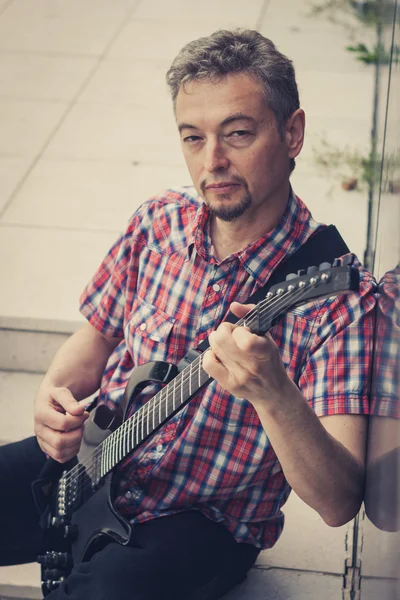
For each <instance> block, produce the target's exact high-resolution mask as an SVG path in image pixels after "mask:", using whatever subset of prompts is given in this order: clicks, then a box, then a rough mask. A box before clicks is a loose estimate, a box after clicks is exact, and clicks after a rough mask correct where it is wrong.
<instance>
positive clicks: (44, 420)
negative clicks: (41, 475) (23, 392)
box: [34, 386, 89, 463]
mask: <svg viewBox="0 0 400 600" xmlns="http://www.w3.org/2000/svg"><path fill="white" fill-rule="evenodd" d="M87 403H88V401H87V400H83V401H82V402H78V401H77V400H76V399H75V398H74V396H73V395H72V393H71V392H70V390H69V389H68V388H65V387H54V386H41V388H40V390H39V393H38V395H37V397H36V401H35V410H34V421H35V427H34V430H35V434H36V436H37V440H38V443H39V446H40V447H41V449H42V450H43V452H46V453H47V454H48V455H49V456H51V458H54V459H55V460H57V461H58V462H60V463H64V462H67V461H68V460H69V459H71V458H73V457H74V456H76V455H77V454H78V452H79V448H80V445H81V440H82V436H83V424H84V422H85V421H86V419H87V418H88V416H89V413H88V412H87V411H86V410H85V405H87Z"/></svg>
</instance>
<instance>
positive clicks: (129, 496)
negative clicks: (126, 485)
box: [125, 490, 132, 500]
mask: <svg viewBox="0 0 400 600" xmlns="http://www.w3.org/2000/svg"><path fill="white" fill-rule="evenodd" d="M125 498H127V499H128V500H130V499H131V498H132V492H131V491H130V490H128V491H127V492H125Z"/></svg>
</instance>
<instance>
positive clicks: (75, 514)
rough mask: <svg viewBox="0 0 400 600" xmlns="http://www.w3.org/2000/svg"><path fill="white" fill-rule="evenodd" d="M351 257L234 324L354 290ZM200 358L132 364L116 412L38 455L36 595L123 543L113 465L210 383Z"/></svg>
mask: <svg viewBox="0 0 400 600" xmlns="http://www.w3.org/2000/svg"><path fill="white" fill-rule="evenodd" d="M351 261H352V256H351V255H348V256H346V257H345V258H344V259H343V262H340V261H338V260H335V262H334V263H333V266H331V265H330V264H329V263H322V264H321V265H320V266H319V267H309V269H308V270H307V273H304V271H299V272H298V273H297V274H291V275H288V277H287V279H286V281H285V282H283V283H281V284H278V285H275V286H273V287H271V288H270V290H269V292H268V293H267V295H266V297H265V299H264V300H262V301H261V302H259V303H258V304H257V305H256V306H255V308H253V309H252V310H251V311H250V312H249V313H248V314H247V315H246V317H245V318H243V319H241V320H239V321H238V322H237V324H236V325H237V326H244V325H245V326H247V327H248V328H249V329H250V330H251V331H252V332H253V333H256V334H259V335H264V334H265V333H266V332H267V331H268V330H269V329H270V328H271V327H272V326H273V325H274V324H275V323H276V322H277V321H278V320H279V319H280V318H281V317H282V316H283V315H284V314H285V313H286V312H288V311H289V310H291V309H292V308H294V307H296V306H297V305H299V304H304V303H306V302H308V301H310V300H314V299H317V298H326V297H330V296H335V295H337V294H341V293H345V292H350V291H357V290H358V286H359V273H358V270H357V269H356V268H355V267H353V266H351ZM303 273H304V274H303ZM202 360H203V354H202V353H200V352H198V351H193V350H192V351H189V352H188V354H187V355H186V357H185V358H184V359H183V360H182V361H181V362H180V363H179V365H177V366H176V365H173V364H170V363H167V362H162V361H157V362H150V363H146V364H144V365H141V366H139V367H136V368H135V369H134V370H133V372H132V375H131V377H130V379H129V381H128V384H127V387H126V389H125V392H124V396H123V400H122V403H121V407H120V409H119V410H118V411H114V410H113V409H110V408H109V407H107V406H105V405H100V406H98V407H97V408H94V409H93V410H92V411H91V416H90V418H89V419H88V421H87V423H86V424H85V429H84V436H83V441H82V445H81V450H80V452H79V454H78V456H77V457H75V458H74V459H72V460H71V461H69V462H68V463H65V464H60V463H58V462H56V461H54V460H52V459H49V460H48V461H46V465H45V467H44V470H43V472H42V474H41V476H40V479H39V480H38V481H37V482H35V483H34V484H33V486H32V487H33V492H34V496H35V500H36V504H37V505H38V507H39V509H40V510H41V511H42V526H43V527H45V528H46V538H47V542H46V544H47V546H46V547H48V548H49V550H47V551H46V553H45V554H44V555H42V556H39V557H38V562H40V563H41V565H42V591H43V594H44V596H46V595H47V594H49V593H50V592H51V591H52V590H53V589H55V588H57V587H58V586H59V585H60V583H61V582H62V581H63V580H64V579H65V578H66V577H67V576H68V574H69V573H70V571H71V569H72V566H73V564H76V563H78V562H82V561H83V560H88V559H89V558H90V557H91V556H92V555H93V554H94V553H95V552H96V551H98V550H99V549H101V548H102V547H104V546H105V545H106V544H107V543H109V542H110V541H116V542H118V543H120V544H128V543H129V541H130V539H131V536H132V531H131V526H130V524H129V523H128V522H127V521H126V520H125V519H124V518H123V517H121V515H119V514H118V512H117V511H116V510H115V509H114V508H113V504H112V497H113V470H114V467H116V465H118V464H119V463H120V462H121V461H122V460H123V459H124V458H125V457H126V456H127V455H128V454H129V453H131V452H132V451H133V450H135V449H136V448H137V447H138V446H139V445H140V444H141V443H143V442H144V441H145V440H146V439H147V438H148V437H149V436H150V435H151V434H152V433H153V432H155V431H156V430H157V429H159V428H160V427H161V426H162V425H163V424H164V423H165V422H166V421H167V420H168V419H169V418H170V417H172V416H173V415H174V414H175V413H176V412H177V411H178V410H180V409H181V408H182V407H183V406H184V405H185V404H186V403H187V402H188V401H189V400H190V399H191V398H193V396H195V394H196V393H197V392H198V391H199V390H201V389H202V388H203V387H204V386H206V385H207V384H208V383H209V382H210V381H211V378H210V377H209V376H208V375H207V373H206V372H205V371H204V370H203V368H202ZM151 382H157V383H161V384H165V385H164V387H162V389H161V390H160V391H159V392H158V393H157V394H155V396H153V397H152V398H150V400H149V401H148V402H147V403H146V404H145V405H144V406H142V407H141V408H140V409H139V410H137V411H136V412H135V413H134V414H133V415H132V416H131V417H129V418H126V415H127V414H128V413H129V407H130V405H131V403H132V401H133V399H134V397H135V395H136V393H138V392H139V391H140V390H142V389H143V388H144V387H146V386H147V385H148V384H149V383H151Z"/></svg>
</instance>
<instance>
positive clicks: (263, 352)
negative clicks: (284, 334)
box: [232, 327, 275, 360]
mask: <svg viewBox="0 0 400 600" xmlns="http://www.w3.org/2000/svg"><path fill="white" fill-rule="evenodd" d="M232 338H233V340H234V342H235V344H236V346H237V348H238V349H239V350H240V351H241V352H244V353H245V355H246V356H252V357H257V359H259V360H269V358H270V356H271V352H274V351H275V344H274V342H273V341H272V338H271V337H270V336H267V335H265V336H260V335H256V334H254V333H251V332H250V331H249V330H248V329H247V328H246V327H236V329H235V330H234V331H233V332H232ZM271 342H272V343H271Z"/></svg>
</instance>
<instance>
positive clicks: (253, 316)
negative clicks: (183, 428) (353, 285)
mask: <svg viewBox="0 0 400 600" xmlns="http://www.w3.org/2000/svg"><path fill="white" fill-rule="evenodd" d="M317 283H318V280H317V281H316V282H315V283H314V286H312V285H311V286H309V287H315V285H316V284H317ZM306 289H308V286H307V284H306V285H304V286H303V287H301V288H298V291H299V292H301V294H296V295H303V293H304V291H305V290H306ZM295 290H296V288H294V290H288V291H289V293H292V294H293V291H295ZM287 296H288V293H286V294H285V293H284V294H280V295H277V296H274V297H273V298H274V299H275V302H273V301H272V298H269V299H268V298H266V299H265V300H264V301H261V302H260V303H259V305H258V307H261V310H260V308H258V310H257V307H256V308H255V309H253V311H254V313H255V314H253V311H251V312H250V313H249V315H247V316H246V317H245V318H244V319H240V321H238V322H237V326H239V325H241V324H243V323H244V324H246V322H247V323H248V324H249V325H251V324H253V323H254V322H255V321H256V320H258V318H259V315H260V313H261V314H262V313H263V312H267V311H268V310H269V309H270V308H271V306H272V305H274V304H275V305H276V304H279V303H281V304H282V305H283V303H282V302H280V301H281V300H282V299H285V298H286V297H287ZM268 300H271V301H270V302H268ZM294 300H296V298H294ZM266 302H267V307H265V308H262V305H263V304H265V303H266ZM264 316H265V315H264ZM249 317H250V318H249ZM199 358H200V361H199V364H198V365H195V363H197V361H198V359H196V360H195V361H193V363H192V364H191V368H189V367H190V365H189V367H187V368H186V369H184V370H183V371H182V372H181V375H182V377H181V379H182V380H183V381H182V383H183V385H186V383H187V381H189V390H190V383H191V382H190V380H191V378H192V373H191V372H190V371H193V366H195V367H198V369H201V363H202V360H201V359H202V355H200V357H199ZM186 370H187V371H189V378H187V379H186V381H185V378H184V375H185V371H186ZM206 381H207V380H206ZM206 381H205V382H206ZM181 387H182V384H181ZM165 389H166V388H164V389H163V390H161V391H160V392H159V393H158V394H156V395H155V396H154V397H153V398H151V399H150V400H149V401H148V403H150V402H152V400H153V403H152V404H153V407H152V411H153V422H154V414H155V410H156V409H157V408H159V412H161V406H157V403H156V402H155V400H156V399H157V396H160V398H159V399H160V405H161V403H162V401H163V398H162V394H163V392H164V390H165ZM185 391H187V389H186V390H185ZM197 391H198V390H197ZM190 395H191V394H190ZM169 399H170V398H169V393H168V391H167V393H166V394H165V399H164V402H165V405H167V403H168V402H169ZM173 401H174V397H173ZM148 403H146V404H145V405H144V406H143V407H141V409H139V411H136V413H135V414H134V415H132V417H131V418H129V419H128V420H127V421H125V423H123V424H122V426H121V427H119V428H118V430H116V431H117V432H119V437H122V431H121V430H122V429H127V430H128V431H127V432H124V433H134V431H132V426H133V427H134V426H135V425H136V433H137V429H138V427H139V426H140V425H142V430H143V421H144V420H145V418H146V417H145V415H144V413H145V411H146V408H147V413H148V415H147V417H148V416H149V414H150V408H149V406H148ZM142 413H143V415H142ZM166 418H167V415H166ZM135 420H136V424H135V423H134V421H135ZM164 420H166V419H164ZM162 422H163V420H161V421H160V422H159V423H158V425H159V424H160V423H162ZM112 435H114V436H115V439H114V440H111V444H109V445H111V446H112V442H113V441H114V447H111V449H110V450H111V452H112V454H113V456H112V458H113V459H114V462H115V460H116V463H115V464H117V463H118V462H120V460H122V458H124V456H125V455H126V454H125V455H124V456H122V457H120V458H119V454H120V448H117V447H116V446H117V443H118V433H117V434H111V435H110V436H108V437H107V438H106V440H104V442H107V440H110V438H111V436H112ZM144 437H147V436H144ZM144 437H141V439H140V442H142V441H143V439H144ZM136 438H137V439H138V435H136ZM125 439H126V436H125ZM104 442H103V443H104ZM140 442H139V441H138V442H137V444H136V445H138V444H139V443H140ZM103 443H102V444H100V445H99V446H98V447H97V448H95V449H94V451H93V452H92V453H91V454H90V455H88V456H87V457H85V459H84V460H83V461H82V462H81V463H79V464H78V465H76V466H75V467H73V469H71V471H70V472H69V473H68V474H67V475H66V476H65V481H66V483H70V480H71V479H72V478H78V477H79V475H80V473H79V471H80V472H82V470H85V471H86V474H87V475H88V470H87V469H86V468H85V467H86V466H92V467H93V466H94V468H95V469H96V470H97V469H98V466H99V465H98V463H99V461H100V460H101V459H102V451H101V450H102V448H101V446H102V445H103ZM133 447H134V446H133ZM132 449H133V448H132ZM132 449H131V450H132ZM131 450H129V451H128V453H129V452H130V451H131ZM115 454H116V455H117V456H114V455H115ZM94 455H96V456H95V460H93V459H92V460H90V459H91V458H92V457H93V456H94ZM85 463H91V465H89V464H86V465H85ZM114 466H115V465H114ZM112 468H113V467H111V468H110V469H108V471H107V472H109V471H110V470H111V469H112ZM92 470H93V468H92ZM105 474H106V473H103V474H102V475H100V479H101V478H102V477H104V475H105ZM88 477H89V475H88ZM86 485H87V486H89V485H92V484H91V483H89V482H87V484H86ZM78 491H79V487H78Z"/></svg>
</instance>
